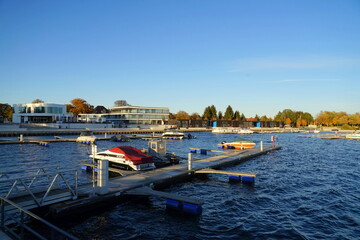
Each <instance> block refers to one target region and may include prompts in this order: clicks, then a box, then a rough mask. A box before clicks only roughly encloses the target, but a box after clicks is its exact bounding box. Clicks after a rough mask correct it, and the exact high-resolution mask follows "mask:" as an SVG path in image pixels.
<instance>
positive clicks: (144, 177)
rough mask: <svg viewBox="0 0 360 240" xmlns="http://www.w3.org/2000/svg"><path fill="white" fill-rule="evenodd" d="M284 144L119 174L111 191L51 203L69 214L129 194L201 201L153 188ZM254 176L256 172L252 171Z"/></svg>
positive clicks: (57, 211) (81, 191) (87, 190)
mask: <svg viewBox="0 0 360 240" xmlns="http://www.w3.org/2000/svg"><path fill="white" fill-rule="evenodd" d="M279 149H281V147H273V148H272V147H269V146H267V147H264V149H263V151H260V148H254V149H248V150H245V151H229V152H228V153H227V154H223V155H217V156H212V157H209V158H206V159H201V160H195V161H193V163H192V169H191V170H189V169H188V164H187V163H182V164H178V165H172V166H169V167H164V168H159V169H154V170H151V171H146V172H140V173H134V174H131V175H127V176H122V177H116V178H113V179H110V180H109V184H108V193H107V194H104V195H95V196H93V197H91V198H85V199H81V198H79V199H77V200H73V201H66V202H64V203H59V204H54V205H52V206H51V212H52V213H53V214H54V215H63V214H64V215H66V214H70V213H73V212H74V211H75V212H76V210H77V209H79V208H81V207H82V206H84V205H86V206H87V207H89V206H91V205H94V206H96V205H97V204H98V203H99V202H102V201H107V200H110V199H114V198H118V197H121V196H126V195H134V194H135V195H152V196H158V197H165V198H167V197H170V198H171V199H174V198H175V199H176V200H177V201H189V202H191V203H197V204H200V203H202V200H201V199H198V197H196V196H195V197H193V196H191V197H185V196H179V195H177V196H176V195H175V194H170V195H171V196H170V195H167V194H169V193H160V192H158V191H155V190H150V189H149V188H153V189H162V188H164V187H167V186H170V185H171V184H174V183H179V182H182V181H186V180H188V179H191V178H192V177H193V176H195V175H196V173H197V172H198V173H199V171H201V170H203V171H205V170H206V169H207V168H212V169H213V170H212V171H214V169H219V168H221V167H225V166H229V165H235V164H239V163H241V162H244V161H247V160H249V159H251V158H254V157H256V156H260V155H263V154H266V153H268V152H271V151H274V150H279ZM250 175H251V176H254V175H253V174H250ZM78 191H79V195H84V194H86V193H91V192H93V190H92V186H91V184H87V185H83V186H79V189H78Z"/></svg>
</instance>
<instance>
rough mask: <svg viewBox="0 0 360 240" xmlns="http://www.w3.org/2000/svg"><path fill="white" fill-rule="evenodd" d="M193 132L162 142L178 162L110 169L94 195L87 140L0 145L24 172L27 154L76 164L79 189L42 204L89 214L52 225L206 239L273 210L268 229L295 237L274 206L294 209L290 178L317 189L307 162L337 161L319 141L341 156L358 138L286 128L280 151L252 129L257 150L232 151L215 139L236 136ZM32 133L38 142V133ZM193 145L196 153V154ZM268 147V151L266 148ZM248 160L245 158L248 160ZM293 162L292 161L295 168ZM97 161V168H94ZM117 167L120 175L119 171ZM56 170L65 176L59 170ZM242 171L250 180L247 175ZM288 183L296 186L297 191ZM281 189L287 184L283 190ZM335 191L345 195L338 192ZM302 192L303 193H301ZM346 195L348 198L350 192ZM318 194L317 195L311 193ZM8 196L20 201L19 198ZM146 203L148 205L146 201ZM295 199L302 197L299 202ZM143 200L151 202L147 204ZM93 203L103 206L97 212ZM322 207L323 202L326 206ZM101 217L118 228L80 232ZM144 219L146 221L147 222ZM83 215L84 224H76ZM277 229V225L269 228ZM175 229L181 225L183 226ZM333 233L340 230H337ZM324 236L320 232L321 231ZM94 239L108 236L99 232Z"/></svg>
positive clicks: (60, 212)
mask: <svg viewBox="0 0 360 240" xmlns="http://www.w3.org/2000/svg"><path fill="white" fill-rule="evenodd" d="M195 135H196V136H197V139H195V140H181V141H173V140H168V141H167V151H168V152H176V153H178V154H179V155H180V156H182V159H183V160H181V162H180V164H177V165H171V166H168V167H164V168H159V169H154V170H151V171H144V172H137V171H123V170H120V171H119V172H118V173H116V174H118V176H119V175H120V177H112V178H110V179H109V184H108V193H105V194H95V195H92V194H93V192H94V188H93V184H92V183H91V181H90V182H89V177H90V178H91V175H92V171H91V170H90V171H89V170H87V171H86V170H80V168H79V166H80V165H87V166H89V167H91V168H92V167H94V166H93V165H91V161H90V160H91V159H90V158H89V157H88V154H90V153H91V148H90V146H89V145H86V144H85V145H84V144H76V143H75V142H57V143H55V142H54V143H51V145H50V147H48V148H43V147H39V146H36V145H35V144H24V145H22V144H4V145H1V148H2V150H3V151H5V152H8V151H11V153H10V152H8V154H9V155H8V156H12V157H11V158H12V159H15V160H16V164H17V165H18V166H20V168H21V169H24V170H25V168H24V167H25V166H26V164H27V162H28V161H27V160H26V159H34V157H33V156H38V157H37V160H36V161H34V160H33V161H31V162H32V165H33V166H34V167H37V166H40V167H41V166H46V165H48V164H46V162H47V161H48V159H54V160H56V159H58V160H60V159H61V161H52V163H61V164H60V166H61V168H60V169H63V168H65V169H64V171H67V169H69V168H75V169H79V170H80V171H79V170H78V171H79V176H78V188H77V190H76V191H75V192H76V194H77V195H73V194H72V193H71V191H70V190H67V192H66V193H57V194H58V196H59V197H57V198H58V199H60V198H63V199H61V201H59V202H54V201H55V200H56V198H55V197H54V196H53V195H52V193H51V191H50V193H48V195H47V196H46V197H45V200H44V201H43V202H51V201H53V202H52V203H51V204H50V205H48V207H47V208H48V209H49V212H51V214H52V215H54V216H59V217H60V218H65V219H67V218H68V217H67V216H74V215H76V216H78V215H84V216H88V217H86V218H85V219H84V220H80V219H79V220H75V219H73V220H72V221H71V222H73V223H72V224H71V226H70V225H69V226H67V225H66V224H65V225H64V221H62V222H61V223H60V222H57V223H56V224H55V225H57V226H59V227H60V228H61V229H63V230H65V231H66V232H68V233H70V234H72V235H73V236H76V237H80V236H81V237H80V239H93V238H94V236H96V235H98V234H99V233H101V234H102V235H103V236H107V235H109V234H110V235H111V236H112V237H110V238H115V235H116V236H121V238H124V239H130V238H131V236H133V235H134V234H135V235H136V236H137V237H145V236H148V238H154V237H155V236H156V235H157V234H160V232H158V231H156V230H154V228H153V227H160V226H161V227H162V226H164V227H166V228H169V229H171V231H174V234H170V235H169V234H167V235H166V236H167V237H169V236H172V237H175V238H181V237H183V234H185V236H189V237H190V236H191V234H190V232H194V231H195V232H196V234H197V236H198V237H199V238H202V239H203V238H207V236H208V234H215V235H216V236H217V237H219V238H222V239H228V238H229V237H230V235H228V233H227V232H226V231H225V232H223V231H221V230H218V229H219V228H221V226H224V225H223V223H226V224H227V225H228V226H229V227H230V228H234V227H235V226H237V224H236V222H238V220H235V219H241V220H240V222H244V224H245V225H244V227H245V226H251V225H254V227H255V228H256V229H259V228H258V226H259V225H258V224H257V223H256V222H259V221H260V222H261V223H266V221H267V220H266V219H265V218H262V217H261V216H264V217H265V216H266V217H268V216H271V218H274V219H277V220H276V221H278V222H279V224H276V226H274V227H270V229H274V231H277V232H278V234H280V235H281V236H284V237H285V236H287V237H289V238H296V237H299V235H298V234H297V233H296V232H282V231H283V229H284V227H283V224H284V222H283V220H282V219H281V214H280V216H279V215H278V213H279V212H278V211H280V208H279V210H277V209H278V207H277V206H278V203H279V202H281V200H280V199H283V198H285V199H288V202H289V203H284V204H285V205H282V206H283V207H281V211H287V210H286V209H289V211H294V212H295V213H297V211H299V210H296V208H295V209H294V207H295V206H296V204H295V205H294V206H292V205H291V204H290V203H291V202H293V201H294V200H290V201H289V199H292V198H293V197H295V199H296V198H297V196H299V197H300V195H303V194H305V193H304V191H305V189H303V187H302V186H301V185H299V184H296V182H298V180H296V181H295V179H301V181H302V182H304V183H302V184H305V186H307V188H308V189H309V188H310V189H312V188H314V191H319V190H318V188H317V186H318V184H314V177H312V176H313V175H312V173H311V172H309V171H307V170H306V168H308V167H310V166H311V168H314V169H315V170H316V169H317V168H318V167H319V166H321V165H322V164H325V165H329V164H331V161H333V160H332V158H335V159H336V161H337V162H338V161H339V157H337V155H336V154H335V155H334V153H332V155H326V153H324V152H321V149H322V144H326V145H327V149H332V148H333V147H334V146H335V145H339V144H342V145H344V147H342V148H341V149H338V150H337V151H340V154H341V153H342V154H343V150H346V151H348V153H347V154H350V156H357V155H356V154H355V153H356V144H357V143H358V142H357V141H346V140H343V139H339V140H338V141H327V140H326V139H321V138H302V137H299V136H298V135H297V134H296V133H295V134H291V133H284V134H279V135H277V136H276V139H277V145H279V146H280V145H281V150H280V149H273V150H279V151H273V150H271V149H272V148H271V145H272V144H271V136H272V135H270V134H253V135H249V136H248V138H249V139H250V140H252V141H254V142H256V143H257V144H256V147H255V148H253V149H246V150H242V151H235V150H231V149H218V148H217V144H219V143H220V142H222V141H226V142H231V141H233V140H236V139H237V136H236V134H226V135H219V134H212V133H207V132H203V133H196V134H195ZM97 137H99V136H97ZM38 138H39V139H40V138H41V140H44V138H42V137H41V136H39V137H38ZM63 138H64V139H66V138H68V137H67V136H63ZM261 141H263V142H264V145H263V148H264V149H263V151H264V152H261V151H260V142H261ZM339 141H340V142H339ZM306 142H309V144H311V146H312V149H313V150H310V151H309V149H307V148H306V145H304V143H306ZM148 144H149V143H148V142H147V141H143V140H142V139H141V138H137V139H130V142H112V141H106V140H103V141H98V142H97V145H98V148H99V151H103V150H105V149H110V148H111V147H114V146H117V145H123V146H124V145H132V146H135V147H137V148H146V146H147V145H148ZM294 146H296V147H294ZM16 149H17V150H16ZM22 149H23V150H24V151H23V150H22ZM25 149H26V150H25ZM64 149H67V151H66V152H67V154H65V155H64V153H63V150H64ZM305 149H307V150H306V151H307V152H309V153H312V154H315V152H316V154H318V153H321V154H322V155H324V156H326V161H323V162H321V161H320V162H319V160H316V162H317V163H316V164H315V163H314V164H315V165H313V166H312V161H314V160H315V159H321V158H317V157H316V158H312V157H311V155H305V156H306V157H307V159H303V158H301V159H300V158H298V157H297V156H298V154H299V156H303V154H300V152H306V151H305ZM195 150H196V152H194V151H195ZM268 150H270V151H269V152H265V151H268ZM190 152H191V157H192V160H193V161H192V164H191V169H192V170H191V171H189V165H188V161H187V160H186V159H188V154H189V153H190ZM288 152H289V154H290V155H289V154H288ZM330 152H331V151H330ZM48 153H51V156H52V157H50V158H49V157H47V156H50V155H48ZM329 154H330V153H329ZM352 154H353V155H352ZM354 154H355V155H354ZM56 155H58V156H59V157H60V156H61V158H57V157H55V156H56ZM40 156H42V157H40ZM289 156H291V157H289ZM250 159H251V161H247V160H250ZM355 159H356V158H354V160H355ZM349 160H350V162H349V163H348V164H351V163H352V162H353V160H352V159H349ZM329 161H330V162H329ZM7 162H8V159H4V158H2V159H1V162H0V167H2V169H4V166H11V164H10V165H8V163H7ZM1 164H3V165H1ZM4 164H5V165H4ZM318 164H320V165H318ZM337 164H338V163H337ZM340 164H343V166H346V165H348V164H346V163H345V162H343V161H340ZM291 166H297V167H296V168H293V167H291ZM336 166H338V165H336ZM95 167H96V168H98V167H99V166H95ZM304 167H305V168H304ZM21 169H20V170H21ZM342 169H343V171H345V172H344V173H346V174H347V175H348V174H350V175H348V176H352V175H351V173H349V170H345V169H344V168H342ZM354 170H355V169H354ZM61 171H62V170H60V172H61ZM109 171H112V169H110V168H109ZM355 171H356V170H355ZM326 172H327V171H324V172H322V171H320V172H318V171H317V175H316V176H317V177H316V178H319V177H320V180H321V181H320V182H324V181H326V180H325V179H328V178H326V177H325V178H324V177H322V174H325V176H326ZM335 172H336V171H335ZM352 172H353V171H352ZM122 173H124V174H123V175H122ZM295 173H296V174H295ZM62 174H63V175H65V172H64V173H62ZM304 174H305V175H304ZM319 174H320V175H319ZM336 174H337V175H338V176H341V175H342V173H340V172H339V173H336ZM96 175H97V176H98V173H96ZM121 175H122V177H121ZM290 176H292V177H290ZM304 176H305V178H304ZM356 176H358V175H356V174H355V175H354V179H353V177H350V178H349V179H348V180H346V181H343V182H339V183H338V184H341V185H345V186H347V185H348V184H350V186H351V184H352V183H354V181H355V179H356ZM18 177H19V176H18ZM246 177H249V178H248V179H247V178H246ZM52 179H53V178H52ZM340 179H341V177H340ZM74 181H75V180H74ZM74 181H69V184H70V185H71V187H72V186H73V183H74ZM349 181H350V182H349ZM310 182H312V184H310ZM247 183H250V184H247ZM309 184H310V185H309ZM319 184H320V183H319ZM321 185H322V184H321ZM294 188H296V190H295V189H294ZM270 189H272V190H270ZM281 189H289V190H287V193H285V192H284V191H283V190H281ZM345 189H347V187H346V188H344V190H345ZM96 191H97V190H96ZM298 191H300V192H298ZM320 192H321V191H320ZM45 194H46V191H45V192H42V197H44V195H45ZM54 194H55V192H54ZM289 194H290V195H289ZM293 195H295V196H293ZM340 195H343V194H341V193H340ZM89 196H92V197H89ZM145 196H146V198H145V199H148V200H144V197H145ZM291 196H293V197H291ZM304 196H306V194H305V195H304ZM320 196H321V195H320ZM320 196H318V197H320ZM349 196H352V194H350V195H349ZM42 197H41V198H42ZM134 197H135V198H134ZM318 197H315V199H316V198H318ZM39 198H40V197H39ZM65 198H67V199H65ZM137 199H138V200H137ZM265 199H266V200H265ZM321 199H322V198H321ZM13 200H16V201H19V202H18V203H21V201H20V199H13ZM56 201H57V200H56ZM144 201H145V202H144ZM148 201H149V203H146V202H148ZM224 201H225V202H224ZM269 201H270V202H269ZM301 201H302V202H303V201H304V200H301ZM316 201H317V200H316ZM319 201H320V200H319ZM322 201H324V200H322ZM27 202H28V203H30V202H31V201H30V200H27ZM32 202H33V205H34V200H32ZM39 202H41V200H39ZM266 202H268V203H266ZM305 202H306V200H305ZM144 204H145V205H144ZM148 204H150V206H149V205H148ZM354 204H355V203H354V201H352V200H351V199H348V200H347V203H346V205H350V206H356V204H355V205H354ZM19 205H21V204H19ZM35 205H36V204H35ZM35 205H34V206H35ZM106 206H108V207H106ZM110 206H112V207H110ZM325 206H326V201H325ZM259 207H261V208H263V209H264V210H267V209H268V211H270V212H268V211H266V212H264V211H263V210H262V209H259ZM284 207H285V209H284ZM273 208H275V212H274V213H272V212H271V211H274V210H271V209H273ZM309 208H315V212H318V211H319V210H317V209H318V208H317V205H316V204H315V205H311V204H309ZM99 209H104V210H102V211H100V212H99ZM230 209H232V210H230ZM325 209H328V208H327V207H325ZM164 210H166V211H164ZM232 211H234V214H232V213H231V212H232ZM345 211H346V210H345ZM172 212H175V216H179V217H180V216H183V217H180V219H179V218H178V217H175V216H173V215H172ZM251 212H257V214H261V215H259V217H260V218H259V217H257V218H256V219H257V220H256V221H252V220H251V217H250V218H249V216H251ZM221 213H225V215H226V216H231V217H230V218H226V219H225V218H223V217H222V216H221ZM189 214H190V215H194V214H195V215H194V216H196V215H199V217H195V219H197V218H199V220H195V222H196V223H195V226H214V227H215V229H214V230H208V229H207V230H206V231H205V230H195V229H194V228H193V227H191V224H194V223H193V221H194V220H191V219H194V218H193V217H189ZM287 214H290V213H287ZM309 214H310V215H311V213H306V215H309ZM334 214H337V213H334ZM213 215H214V216H217V218H218V220H216V219H214V218H212V217H211V216H213ZM294 216H295V215H294ZM99 217H101V218H105V219H109V218H111V219H114V220H112V223H110V222H109V223H108V224H115V225H116V226H118V227H116V230H112V231H110V230H109V229H108V228H107V227H105V226H107V225H108V224H105V225H104V227H101V226H97V227H95V228H94V231H92V230H85V229H86V228H87V227H86V226H87V225H89V226H95V225H97V223H96V222H97V221H96V219H99ZM309 217H310V218H311V219H313V218H314V217H313V216H309ZM164 218H165V219H167V220H165V222H164V221H163V220H162V219H164ZM115 219H116V220H115ZM124 219H128V220H127V221H130V222H137V223H138V224H140V225H141V227H142V229H144V228H145V229H146V226H148V227H149V226H153V227H151V228H150V229H152V230H151V231H150V230H149V231H148V230H141V231H140V230H138V229H137V228H135V227H134V228H133V227H130V228H129V229H128V230H129V231H125V232H124V231H123V230H121V229H122V228H123V227H122V226H125V225H124V224H125V222H127V221H125V222H124ZM140 219H141V220H140ZM146 219H152V221H151V223H150V222H149V221H148V220H146ZM211 219H212V220H211ZM254 220H255V219H254ZM83 221H85V222H84V223H82V222H83ZM114 221H115V222H116V223H115V222H114ZM178 221H180V222H181V225H182V226H185V227H186V228H189V229H192V230H191V231H189V232H187V231H186V232H185V233H182V235H178V234H175V232H179V231H177V230H176V229H177V227H176V224H174V223H175V222H178ZM189 221H190V222H189ZM339 221H345V222H346V221H347V220H346V219H342V220H339ZM130 222H129V223H130ZM292 222H294V224H297V226H298V228H300V229H302V228H309V226H308V225H307V224H306V222H305V223H303V222H302V221H301V223H300V222H297V220H296V218H294V219H293V220H292ZM84 224H86V225H84ZM149 224H150V225H149ZM249 224H250V225H249ZM331 225H332V224H331ZM269 226H270V225H269ZM275 227H276V229H277V230H275ZM317 227H318V226H317ZM332 227H333V226H332ZM95 229H97V230H96V231H95ZM181 229H183V227H182V228H181ZM235 229H236V227H235ZM351 229H353V228H350V229H349V231H350V232H348V233H347V235H349V236H351V235H352V234H355V233H354V230H355V229H353V230H351ZM302 231H305V233H306V230H304V229H303V230H302ZM337 231H340V230H339V229H337ZM236 232H237V233H236V234H237V236H243V234H244V233H245V234H250V236H252V237H255V236H264V234H265V233H264V232H262V233H261V232H258V231H257V232H255V231H254V232H252V231H249V230H246V229H242V230H241V231H236ZM320 233H321V232H320ZM144 234H145V235H144ZM163 234H166V233H163ZM306 234H307V236H310V235H311V234H310V235H309V233H306ZM322 234H325V233H322ZM291 236H293V237H291ZM295 236H296V237H295ZM324 236H326V234H325V235H324ZM164 238H165V235H164ZM186 238H187V237H186ZM255 238H256V237H255ZM100 239H107V238H104V237H100ZM245 239H247V237H245Z"/></svg>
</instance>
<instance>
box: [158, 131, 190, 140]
mask: <svg viewBox="0 0 360 240" xmlns="http://www.w3.org/2000/svg"><path fill="white" fill-rule="evenodd" d="M161 137H162V138H164V139H173V140H182V139H184V137H185V134H184V133H182V132H178V131H166V132H164V133H163V134H162V135H161Z"/></svg>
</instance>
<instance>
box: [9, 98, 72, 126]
mask: <svg viewBox="0 0 360 240" xmlns="http://www.w3.org/2000/svg"><path fill="white" fill-rule="evenodd" d="M13 108H14V113H13V122H14V123H55V122H71V121H72V120H73V115H72V114H71V113H67V112H66V105H65V104H55V103H26V104H14V105H13Z"/></svg>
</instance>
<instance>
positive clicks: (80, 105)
mask: <svg viewBox="0 0 360 240" xmlns="http://www.w3.org/2000/svg"><path fill="white" fill-rule="evenodd" d="M69 112H71V113H73V114H74V115H78V114H81V113H92V112H94V106H92V105H90V104H89V103H87V102H86V100H84V99H82V98H75V99H73V100H71V106H69Z"/></svg>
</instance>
